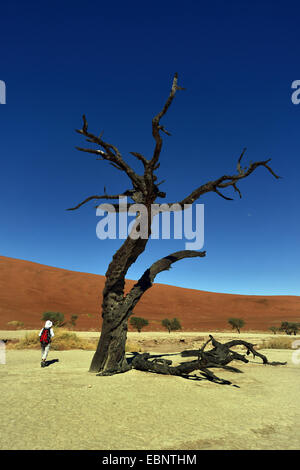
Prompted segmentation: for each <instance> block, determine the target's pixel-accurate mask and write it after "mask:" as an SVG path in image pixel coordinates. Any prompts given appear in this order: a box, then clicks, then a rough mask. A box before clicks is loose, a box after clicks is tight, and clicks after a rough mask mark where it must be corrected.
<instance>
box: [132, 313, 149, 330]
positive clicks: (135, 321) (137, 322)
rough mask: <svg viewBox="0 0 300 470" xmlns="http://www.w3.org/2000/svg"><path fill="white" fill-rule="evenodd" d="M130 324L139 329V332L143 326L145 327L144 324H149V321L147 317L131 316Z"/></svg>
mask: <svg viewBox="0 0 300 470" xmlns="http://www.w3.org/2000/svg"><path fill="white" fill-rule="evenodd" d="M130 325H131V326H133V328H135V329H136V330H138V332H139V333H140V332H141V330H142V328H144V326H147V325H149V322H148V320H146V319H145V318H141V317H131V318H130Z"/></svg>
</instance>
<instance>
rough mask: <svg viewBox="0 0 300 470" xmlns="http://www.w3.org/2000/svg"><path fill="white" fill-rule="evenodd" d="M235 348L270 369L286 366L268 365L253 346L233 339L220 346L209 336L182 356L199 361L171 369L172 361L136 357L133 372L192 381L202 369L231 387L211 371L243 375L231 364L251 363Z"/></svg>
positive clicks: (279, 363)
mask: <svg viewBox="0 0 300 470" xmlns="http://www.w3.org/2000/svg"><path fill="white" fill-rule="evenodd" d="M210 342H211V343H212V346H213V348H212V349H210V350H209V351H205V348H206V346H207V345H208V344H209V343H210ZM234 346H244V347H245V348H246V354H247V355H249V354H250V353H252V354H253V358H255V357H256V356H257V357H259V358H260V359H261V360H262V362H263V364H268V365H271V366H277V365H285V364H286V362H269V361H268V359H267V357H266V356H264V355H263V354H261V353H259V352H258V351H256V350H255V348H254V345H253V344H251V343H248V342H247V341H242V340H233V341H229V342H228V343H225V344H222V343H219V342H218V341H217V340H215V338H214V337H213V336H212V335H209V340H208V341H207V342H206V343H205V344H204V345H203V346H202V348H201V349H199V350H187V351H182V353H181V356H182V357H189V356H197V359H196V360H193V361H187V362H182V363H181V364H179V365H178V366H172V361H171V360H168V359H161V358H151V356H150V354H149V353H143V354H137V355H136V356H135V357H134V359H133V360H132V362H131V367H132V368H134V369H138V370H142V371H145V372H155V373H156V374H164V375H176V376H180V377H185V378H190V376H189V374H190V373H191V372H194V371H195V370H199V371H200V373H201V374H202V375H203V376H204V377H205V378H206V379H208V380H210V381H212V382H215V383H219V384H223V385H230V384H231V382H230V381H229V380H225V379H221V378H219V377H217V376H216V375H215V374H213V373H212V372H211V370H209V369H211V368H213V367H217V368H221V369H225V370H229V371H230V372H241V371H240V370H239V369H237V368H236V367H232V366H228V364H229V363H230V362H232V361H234V360H235V361H242V362H245V363H247V362H249V360H248V359H247V358H246V357H245V356H244V355H243V354H239V353H237V352H236V351H233V350H232V349H231V348H232V347H234Z"/></svg>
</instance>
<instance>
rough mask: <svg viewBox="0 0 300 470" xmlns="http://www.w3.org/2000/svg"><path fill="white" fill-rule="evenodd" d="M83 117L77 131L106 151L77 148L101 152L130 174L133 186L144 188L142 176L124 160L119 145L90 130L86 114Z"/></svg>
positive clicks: (106, 158)
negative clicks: (110, 142)
mask: <svg viewBox="0 0 300 470" xmlns="http://www.w3.org/2000/svg"><path fill="white" fill-rule="evenodd" d="M82 119H83V126H82V129H76V132H78V133H79V134H82V135H84V136H85V137H87V141H88V142H92V143H94V144H97V145H99V146H100V147H102V148H104V150H105V152H103V151H101V150H96V149H90V148H87V149H85V148H81V147H77V149H78V150H80V151H82V152H88V153H93V154H96V155H99V154H100V155H101V156H102V159H103V160H108V161H109V162H111V163H112V164H114V165H116V166H117V167H118V169H120V170H123V171H124V172H125V173H126V174H127V175H128V177H129V178H130V180H131V181H132V184H133V186H134V187H135V188H136V189H140V190H142V189H143V185H142V179H141V177H140V176H139V175H137V174H136V173H135V171H134V170H133V169H132V168H131V167H130V166H129V165H128V164H127V163H126V162H125V161H124V160H123V158H122V156H121V154H120V152H119V150H118V149H117V147H115V146H114V145H112V144H109V143H107V142H105V141H104V140H102V134H100V136H99V137H97V136H96V135H94V134H92V133H90V132H88V123H87V120H86V117H85V115H83V117H82Z"/></svg>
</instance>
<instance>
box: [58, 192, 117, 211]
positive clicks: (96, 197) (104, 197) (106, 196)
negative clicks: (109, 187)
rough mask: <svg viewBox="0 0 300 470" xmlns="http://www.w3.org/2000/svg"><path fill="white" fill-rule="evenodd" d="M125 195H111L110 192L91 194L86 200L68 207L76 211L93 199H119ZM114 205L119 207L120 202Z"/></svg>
mask: <svg viewBox="0 0 300 470" xmlns="http://www.w3.org/2000/svg"><path fill="white" fill-rule="evenodd" d="M122 196H125V194H116V195H115V196H109V195H108V194H105V195H104V196H89V197H87V198H86V199H84V201H82V202H80V203H79V204H77V206H75V207H71V208H70V209H66V210H67V211H75V210H76V209H78V208H79V207H81V206H83V204H86V203H87V202H89V201H92V200H93V199H108V200H109V199H119V198H120V197H122ZM113 206H117V207H119V205H118V204H113Z"/></svg>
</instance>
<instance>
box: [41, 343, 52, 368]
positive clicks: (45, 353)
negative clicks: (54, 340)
mask: <svg viewBox="0 0 300 470" xmlns="http://www.w3.org/2000/svg"><path fill="white" fill-rule="evenodd" d="M49 349H50V344H47V346H44V345H42V363H41V365H42V366H43V365H44V364H45V362H46V359H47V356H48V353H49Z"/></svg>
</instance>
